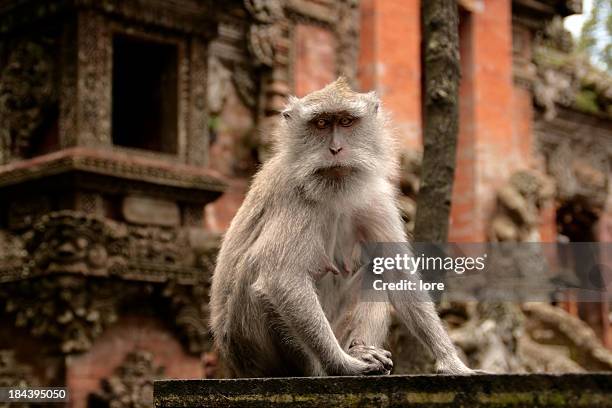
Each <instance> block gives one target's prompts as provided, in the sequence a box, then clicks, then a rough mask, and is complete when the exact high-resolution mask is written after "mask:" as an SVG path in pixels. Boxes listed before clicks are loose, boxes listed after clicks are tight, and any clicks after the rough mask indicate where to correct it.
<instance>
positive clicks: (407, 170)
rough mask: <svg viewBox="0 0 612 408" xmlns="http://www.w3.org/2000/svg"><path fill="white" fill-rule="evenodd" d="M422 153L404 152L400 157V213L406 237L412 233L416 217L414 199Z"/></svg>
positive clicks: (417, 186) (419, 175) (417, 188)
mask: <svg viewBox="0 0 612 408" xmlns="http://www.w3.org/2000/svg"><path fill="white" fill-rule="evenodd" d="M421 160H422V153H421V152H420V151H417V150H406V151H404V152H402V155H401V157H400V168H401V172H400V190H401V192H402V195H401V197H400V211H401V214H402V219H403V220H404V225H405V230H406V233H407V234H408V236H412V232H413V231H414V221H415V216H416V198H417V193H418V192H419V183H420V177H421Z"/></svg>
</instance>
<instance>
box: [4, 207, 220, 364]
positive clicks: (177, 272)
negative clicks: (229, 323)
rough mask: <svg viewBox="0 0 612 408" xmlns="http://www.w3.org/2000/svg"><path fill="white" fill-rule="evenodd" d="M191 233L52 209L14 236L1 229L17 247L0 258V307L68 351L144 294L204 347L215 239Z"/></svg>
mask: <svg viewBox="0 0 612 408" xmlns="http://www.w3.org/2000/svg"><path fill="white" fill-rule="evenodd" d="M194 234H195V232H194V233H193V234H191V233H189V231H188V230H186V229H181V228H167V227H154V226H138V225H130V224H124V223H119V222H115V221H111V220H107V219H99V218H96V217H94V216H88V215H85V214H81V213H77V212H73V211H61V212H55V213H50V214H49V215H46V216H43V217H42V218H41V219H40V220H39V222H37V223H36V224H35V225H34V226H33V227H32V228H31V229H30V230H28V231H27V232H25V233H24V234H23V235H22V236H20V237H19V236H5V235H4V234H3V235H2V236H1V237H2V239H3V241H5V242H9V241H10V242H12V247H13V248H15V250H14V251H13V252H14V253H13V256H11V257H3V258H0V261H2V263H1V264H0V272H2V273H1V275H2V278H3V280H4V283H3V284H2V285H1V286H0V308H1V309H2V310H4V312H5V313H6V314H7V315H8V316H10V318H11V319H12V320H13V321H14V324H15V326H17V327H23V328H25V329H27V330H28V331H29V332H30V333H31V334H32V336H34V337H41V338H45V339H47V340H50V342H49V343H48V344H49V346H50V347H52V348H54V347H57V348H58V349H59V350H60V351H61V352H62V353H74V352H81V351H84V350H87V349H88V348H89V347H90V346H91V345H92V343H93V341H94V340H95V338H96V337H97V336H98V335H100V333H102V331H103V330H104V329H105V328H106V327H108V326H109V325H110V324H112V323H113V322H115V321H116V320H117V316H118V315H120V314H121V308H122V307H123V306H125V305H129V304H130V301H132V300H133V299H135V298H138V297H141V298H142V296H145V297H149V298H152V299H158V300H160V301H162V302H161V304H165V305H166V310H167V311H168V312H169V313H171V315H172V316H173V317H172V320H173V321H175V322H176V328H177V330H178V332H179V337H181V338H182V339H183V340H184V341H185V343H186V345H187V346H188V349H189V350H190V351H191V352H193V353H201V352H203V351H206V350H209V349H210V337H209V332H208V326H207V322H208V303H207V299H208V287H209V282H208V279H209V276H210V274H211V273H212V268H213V267H214V257H215V253H216V249H217V243H218V240H217V239H216V237H214V236H213V237H208V236H203V237H200V235H202V234H195V235H194ZM192 235H194V236H193V237H192Z"/></svg>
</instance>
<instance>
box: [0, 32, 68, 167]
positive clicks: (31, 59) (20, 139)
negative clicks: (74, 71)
mask: <svg viewBox="0 0 612 408" xmlns="http://www.w3.org/2000/svg"><path fill="white" fill-rule="evenodd" d="M55 45H56V42H55V39H53V38H51V37H39V38H29V39H23V40H21V41H20V42H18V43H17V44H15V45H14V46H13V47H12V48H11V50H10V52H9V55H8V58H7V60H6V64H4V65H3V66H0V123H2V126H1V127H0V164H2V163H6V162H8V161H9V159H10V158H11V157H16V158H20V157H23V155H24V154H26V153H27V151H28V149H29V148H30V146H31V144H32V138H33V137H34V136H35V134H36V132H37V131H39V130H40V128H41V126H43V125H44V123H45V121H47V120H48V116H49V111H50V110H51V109H52V108H53V105H54V104H56V103H57V89H56V82H57V81H55V78H54V76H55V61H54V48H55Z"/></svg>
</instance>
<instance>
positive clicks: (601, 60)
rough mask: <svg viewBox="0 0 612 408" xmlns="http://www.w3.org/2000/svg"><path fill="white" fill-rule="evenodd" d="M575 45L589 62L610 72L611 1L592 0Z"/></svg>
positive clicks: (611, 65)
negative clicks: (586, 56) (589, 12)
mask: <svg viewBox="0 0 612 408" xmlns="http://www.w3.org/2000/svg"><path fill="white" fill-rule="evenodd" d="M577 45H578V49H579V50H580V51H582V52H584V53H586V54H587V55H588V56H589V58H590V60H591V62H593V63H594V64H595V65H597V66H600V67H602V68H604V69H605V70H607V71H608V72H609V73H611V72H612V0H593V8H592V9H591V14H590V15H589V16H588V18H587V20H586V21H585V23H584V25H583V26H582V31H581V33H580V37H579V38H578V43H577Z"/></svg>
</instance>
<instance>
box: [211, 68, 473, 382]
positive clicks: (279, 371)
mask: <svg viewBox="0 0 612 408" xmlns="http://www.w3.org/2000/svg"><path fill="white" fill-rule="evenodd" d="M379 105H380V102H379V100H378V98H377V96H376V95H375V94H374V93H365V94H362V93H356V92H354V91H352V90H351V89H350V87H349V86H348V85H347V83H346V81H345V80H344V79H343V78H339V79H338V80H337V81H335V82H334V83H332V84H330V85H328V86H326V87H325V88H323V89H322V90H320V91H317V92H314V93H311V94H309V95H307V96H305V97H304V98H301V99H298V98H294V97H292V98H290V100H289V103H288V105H287V108H286V110H285V111H284V112H283V114H282V118H281V123H280V125H279V129H278V134H277V135H276V136H277V141H276V148H275V152H274V154H273V156H272V157H271V158H270V159H269V161H267V162H266V163H265V164H264V165H263V167H262V168H261V170H260V171H259V172H258V173H257V175H256V176H255V179H254V180H253V184H252V186H251V189H250V191H249V193H248V195H247V197H246V199H245V200H244V203H243V204H242V207H241V208H240V210H239V211H238V213H237V214H236V216H235V218H234V219H233V221H232V223H231V225H230V227H229V229H228V231H227V234H226V235H225V238H224V240H223V245H222V246H221V250H220V252H219V257H218V260H217V266H216V269H215V272H214V276H213V282H212V293H211V327H212V332H213V334H214V338H215V344H216V346H217V347H218V349H219V351H220V354H221V358H222V359H223V361H224V362H225V363H226V364H227V366H228V368H229V370H230V371H231V374H232V375H234V376H239V377H266V376H316V375H359V374H387V373H389V372H390V370H391V368H392V361H391V354H390V353H389V352H388V351H386V350H383V349H382V346H383V343H384V342H385V340H386V337H387V332H388V328H389V323H390V311H391V309H390V308H391V307H394V308H395V309H396V311H397V313H398V315H399V317H400V318H401V320H402V321H403V322H404V323H405V324H406V325H407V326H408V327H409V328H410V329H411V330H412V331H413V332H414V333H415V334H416V337H417V338H419V339H421V340H422V342H423V343H424V344H425V345H426V346H427V347H428V348H429V349H430V350H431V351H432V353H433V355H434V356H435V357H436V359H437V369H438V372H441V373H450V374H463V373H470V372H471V370H470V369H469V368H467V367H466V366H465V365H464V364H463V363H462V362H461V360H460V359H459V357H458V356H457V353H456V351H455V348H454V347H453V344H452V343H451V341H450V339H449V337H448V335H447V333H446V331H445V330H444V328H443V326H442V324H441V322H440V319H439V318H438V315H437V314H436V311H435V309H434V306H433V304H432V302H431V301H430V299H429V298H428V297H427V295H426V294H423V293H416V292H412V291H389V292H388V296H389V301H390V302H365V301H360V299H359V297H360V294H361V284H362V283H361V277H362V275H360V274H352V275H351V276H347V273H346V272H347V271H349V274H350V271H354V270H355V269H356V268H358V267H359V265H358V261H357V260H358V259H359V258H358V254H359V248H360V247H361V245H363V244H364V243H365V242H406V236H405V234H404V229H403V224H402V220H401V218H400V214H399V211H398V208H397V191H396V187H395V186H394V185H393V182H392V180H393V179H394V174H395V171H396V166H397V160H395V157H396V151H395V147H394V141H393V137H392V136H391V135H390V134H389V133H390V132H388V131H387V130H386V129H387V123H386V119H385V115H384V113H383V112H382V110H381V109H380V108H379ZM327 272H333V273H327ZM383 276H384V274H383ZM401 278H403V279H412V280H418V279H419V278H418V275H412V276H409V275H408V274H407V275H406V276H401ZM395 279H398V276H395V277H394V279H393V280H395Z"/></svg>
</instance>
